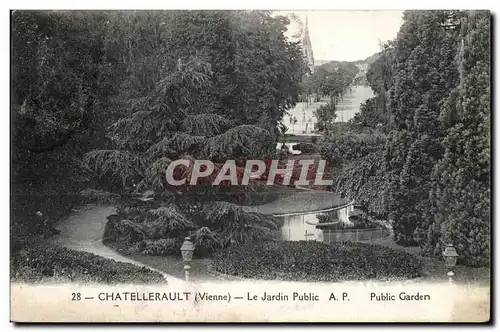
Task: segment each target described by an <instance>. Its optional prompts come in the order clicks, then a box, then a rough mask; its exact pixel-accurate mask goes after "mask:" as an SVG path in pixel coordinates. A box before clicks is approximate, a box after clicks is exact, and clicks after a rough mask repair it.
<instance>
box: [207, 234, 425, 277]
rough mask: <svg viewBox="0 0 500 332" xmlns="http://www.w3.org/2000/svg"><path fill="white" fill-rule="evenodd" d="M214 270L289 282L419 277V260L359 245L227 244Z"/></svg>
mask: <svg viewBox="0 0 500 332" xmlns="http://www.w3.org/2000/svg"><path fill="white" fill-rule="evenodd" d="M213 265H214V268H215V270H216V271H218V272H220V273H224V274H228V275H237V276H242V277H246V278H255V279H280V280H295V281H332V282H336V281H341V280H364V279H378V280H398V279H399V280H401V279H410V278H416V277H419V276H420V275H421V271H422V262H421V261H420V259H418V258H417V257H416V256H413V255H411V254H408V253H406V252H404V251H400V250H394V249H391V248H387V247H382V246H377V245H370V244H364V243H354V242H341V243H335V244H325V243H321V242H316V241H298V242H277V241H270V242H264V243H253V244H246V245H232V246H231V247H229V248H227V249H225V250H223V251H220V252H218V253H216V254H215V256H214V260H213Z"/></svg>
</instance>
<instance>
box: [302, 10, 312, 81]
mask: <svg viewBox="0 0 500 332" xmlns="http://www.w3.org/2000/svg"><path fill="white" fill-rule="evenodd" d="M302 49H303V51H304V56H305V57H306V59H307V64H308V65H309V69H310V70H311V73H314V55H313V51H312V44H311V38H310V37H309V24H308V20H307V14H306V27H305V30H304V37H303V38H302Z"/></svg>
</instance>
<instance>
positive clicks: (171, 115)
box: [84, 11, 307, 245]
mask: <svg viewBox="0 0 500 332" xmlns="http://www.w3.org/2000/svg"><path fill="white" fill-rule="evenodd" d="M128 19H129V20H132V21H134V20H135V19H139V20H140V19H142V16H140V15H139V16H138V17H137V18H135V17H134V16H133V15H132V17H128ZM287 24H288V21H287V19H286V18H284V17H272V16H271V14H270V13H269V12H245V11H241V12H211V11H200V12H197V11H189V12H188V11H181V12H170V13H168V14H164V13H162V14H159V16H155V15H154V14H152V17H151V18H150V19H149V20H148V21H146V22H144V25H143V26H141V27H140V30H141V31H142V34H137V33H133V34H132V35H133V36H135V40H136V41H135V42H134V43H137V42H138V41H137V39H138V40H139V41H142V40H143V39H145V41H143V42H147V43H146V45H154V46H155V47H153V48H152V49H151V52H153V54H155V55H156V56H157V57H158V58H152V59H151V62H152V64H151V65H148V63H146V64H144V63H142V62H140V64H141V66H145V67H146V68H149V69H151V68H154V69H155V73H156V74H155V76H154V77H155V79H156V81H155V82H154V80H153V78H151V77H142V76H141V71H142V70H144V68H143V69H141V71H134V70H133V71H132V73H133V75H131V77H130V78H128V79H127V80H126V81H125V83H124V85H125V86H128V85H130V86H133V85H134V83H135V82H136V81H137V80H138V79H139V78H142V79H144V80H145V82H151V86H150V88H149V89H143V90H141V92H140V94H137V93H136V94H135V95H134V94H130V95H129V97H128V99H126V98H124V102H123V106H124V111H123V115H124V116H123V117H121V118H120V119H119V120H118V121H116V122H115V123H114V124H113V125H112V126H111V128H110V132H109V135H110V137H111V138H112V140H113V142H114V146H113V147H112V149H107V150H96V151H92V152H90V153H88V154H87V155H86V156H85V158H84V163H85V165H86V166H87V167H88V168H89V169H92V170H94V172H95V174H96V175H97V176H98V177H99V178H100V179H101V183H104V179H111V181H109V182H108V184H109V185H110V186H108V187H107V189H114V190H117V189H118V190H123V189H126V188H132V187H133V186H134V185H137V187H136V189H137V190H139V191H140V190H146V189H153V190H155V191H157V192H159V193H165V192H172V193H174V195H182V199H178V200H176V203H179V202H181V201H191V202H197V203H196V204H195V203H193V206H194V205H196V208H197V209H198V210H199V213H200V214H202V215H208V216H213V215H214V214H213V213H212V212H210V211H211V210H218V211H219V214H218V217H217V220H219V221H221V222H220V223H217V224H216V225H215V224H209V223H207V222H206V220H205V221H204V219H203V218H197V219H198V220H201V221H200V222H199V223H197V225H198V226H203V227H209V228H210V229H211V230H214V231H215V232H216V236H218V237H219V240H220V241H221V243H222V244H224V245H225V244H227V243H230V242H231V240H233V241H243V240H245V241H246V240H249V239H252V238H262V236H263V234H265V232H264V233H263V231H265V230H267V232H268V230H269V229H268V228H269V227H275V226H276V224H275V221H273V219H272V218H268V217H264V216H261V215H258V214H255V213H250V212H247V211H246V210H245V209H244V208H241V207H238V206H234V205H224V204H231V203H229V202H225V203H224V202H219V203H217V204H215V203H213V202H212V201H220V200H221V196H220V195H218V194H224V195H225V196H224V197H230V196H231V195H230V194H231V192H232V191H234V193H235V194H237V195H239V194H241V192H242V190H243V192H244V191H245V190H247V189H248V188H239V189H242V190H239V189H238V188H232V189H231V188H229V189H225V188H219V187H215V188H214V187H213V186H210V185H208V186H203V184H202V183H199V185H197V186H195V187H194V188H193V187H192V186H191V187H188V188H185V187H184V188H172V187H171V186H169V185H168V183H166V182H165V179H164V172H165V170H166V167H167V166H168V165H169V164H170V162H171V161H172V160H173V159H178V158H187V159H188V160H190V161H192V160H193V159H194V158H197V159H208V160H212V161H213V162H215V163H221V162H224V161H226V160H227V159H234V160H236V163H237V166H238V167H240V168H239V170H240V171H241V166H244V164H243V163H244V161H245V160H247V159H262V158H265V157H270V156H273V155H275V153H276V149H275V146H276V128H277V126H278V121H279V120H281V119H282V117H283V115H284V113H285V111H286V110H287V109H289V108H290V107H291V106H293V105H294V103H295V102H296V100H297V95H298V92H299V84H300V81H301V79H302V77H303V75H304V73H305V72H306V70H307V69H306V68H307V67H306V64H305V62H304V59H303V57H302V52H301V49H300V46H299V45H298V44H297V43H292V42H290V41H288V40H287V39H286V38H285V37H284V32H285V30H286V25H287ZM131 29H135V27H134V26H133V25H132V27H131ZM127 38H128V37H127ZM132 40H134V39H132ZM127 44H129V43H127ZM138 58H139V59H143V57H141V56H139V57H138ZM132 63H134V61H132ZM150 66H152V67H150ZM141 68H142V67H141ZM216 167H219V166H216ZM184 174H187V175H188V176H189V174H190V169H189V168H188V169H186V170H185V173H184ZM228 195H229V196H228ZM200 200H201V201H202V203H201V205H200V204H198V203H199V201H200ZM204 202H206V203H207V204H204ZM165 204H166V206H170V205H169V204H171V202H170V201H168V202H165ZM200 209H201V210H200ZM181 210H182V208H181ZM165 211H167V212H168V211H170V210H165ZM223 211H226V212H224V213H225V214H220V213H222V212H223ZM168 213H170V212H168ZM193 217H196V216H193ZM259 220H260V221H261V226H258V225H257V222H258V221H259ZM146 221H147V220H146ZM127 225H128V226H127V227H130V226H131V224H130V223H129V220H127ZM273 225H274V226H273ZM243 234H246V235H245V236H244V235H243ZM252 234H254V235H255V236H254V237H253V236H252ZM268 234H269V233H268Z"/></svg>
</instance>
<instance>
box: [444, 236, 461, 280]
mask: <svg viewBox="0 0 500 332" xmlns="http://www.w3.org/2000/svg"><path fill="white" fill-rule="evenodd" d="M443 257H444V263H445V265H446V267H447V268H448V273H447V275H448V282H449V283H450V284H451V283H453V276H455V272H453V268H454V267H455V265H457V260H458V253H457V250H456V249H455V247H453V244H448V245H447V246H446V249H445V250H444V251H443Z"/></svg>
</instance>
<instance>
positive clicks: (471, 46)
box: [426, 12, 491, 266]
mask: <svg viewBox="0 0 500 332" xmlns="http://www.w3.org/2000/svg"><path fill="white" fill-rule="evenodd" d="M490 20H491V17H490V14H489V13H488V12H469V13H467V15H466V16H465V17H463V18H462V20H461V38H460V44H459V45H460V46H459V53H458V56H457V62H456V66H457V68H458V70H459V73H460V80H459V84H458V86H457V87H456V88H455V89H454V90H453V92H452V93H451V95H450V96H449V97H448V98H447V100H446V103H445V104H444V105H443V108H442V111H441V116H440V121H441V123H442V124H443V125H445V126H446V128H447V129H446V135H445V137H444V138H443V141H442V144H443V147H444V154H443V157H442V158H441V160H439V162H438V163H437V165H436V167H435V169H434V173H433V179H434V181H435V186H434V187H433V190H432V196H431V198H432V214H433V219H432V225H431V227H430V228H429V232H428V234H427V236H428V237H427V242H426V248H427V249H428V251H430V252H431V253H434V254H436V255H439V254H440V253H441V251H442V250H443V248H444V247H445V246H446V244H448V243H453V244H454V245H455V247H456V248H457V250H458V252H459V253H460V258H459V259H460V262H462V263H464V264H468V265H473V266H478V265H488V264H489V258H490V252H491V249H490V233H491V226H490V222H491V219H490V218H491V193H490V181H491V178H490V177H491V175H490V172H491V170H490V167H491V145H490V144H491V142H490V137H491V127H490V119H491V104H490V103H491V95H490V93H491V90H490V82H491V74H490V58H491V45H490V40H491V39H490V24H491V23H490V22H491V21H490Z"/></svg>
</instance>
